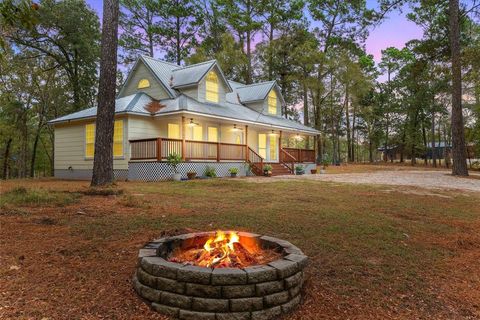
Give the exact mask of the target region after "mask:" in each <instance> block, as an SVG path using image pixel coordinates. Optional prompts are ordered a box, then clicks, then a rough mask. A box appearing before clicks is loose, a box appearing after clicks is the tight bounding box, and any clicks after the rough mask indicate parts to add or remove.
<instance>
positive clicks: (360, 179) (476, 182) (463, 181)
mask: <svg viewBox="0 0 480 320" xmlns="http://www.w3.org/2000/svg"><path fill="white" fill-rule="evenodd" d="M471 176H472V177H470V178H457V177H453V176H451V175H449V174H448V172H447V171H418V170H417V171H407V170H401V171H376V172H368V173H342V174H316V175H303V176H276V177H272V178H270V179H269V180H284V179H305V180H319V181H333V182H347V183H360V184H381V185H396V186H416V187H422V188H427V189H457V190H465V191H473V192H480V175H479V174H477V173H475V174H473V173H472V174H471ZM474 177H475V178H477V179H474ZM262 180H264V181H265V180H266V179H262Z"/></svg>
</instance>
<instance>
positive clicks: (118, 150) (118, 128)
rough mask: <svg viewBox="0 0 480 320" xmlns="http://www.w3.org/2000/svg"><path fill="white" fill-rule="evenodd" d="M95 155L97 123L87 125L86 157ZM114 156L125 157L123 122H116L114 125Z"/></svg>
mask: <svg viewBox="0 0 480 320" xmlns="http://www.w3.org/2000/svg"><path fill="white" fill-rule="evenodd" d="M94 154H95V123H89V124H87V125H85V157H86V158H93V155H94ZM113 156H114V157H122V156H123V120H115V122H114V125H113Z"/></svg>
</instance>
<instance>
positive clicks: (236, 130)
mask: <svg viewBox="0 0 480 320" xmlns="http://www.w3.org/2000/svg"><path fill="white" fill-rule="evenodd" d="M232 131H233V132H238V131H242V129H240V128H237V125H236V124H234V125H233V128H232Z"/></svg>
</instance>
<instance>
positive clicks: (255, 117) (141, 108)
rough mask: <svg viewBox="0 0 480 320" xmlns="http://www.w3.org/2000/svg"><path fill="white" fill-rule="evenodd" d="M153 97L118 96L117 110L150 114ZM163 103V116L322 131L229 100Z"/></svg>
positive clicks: (79, 115) (92, 111) (82, 115)
mask: <svg viewBox="0 0 480 320" xmlns="http://www.w3.org/2000/svg"><path fill="white" fill-rule="evenodd" d="M151 101H153V99H152V98H151V97H150V96H149V95H147V94H146V93H143V92H141V93H136V94H133V95H130V96H127V97H123V98H120V99H117V100H116V105H115V113H117V114H121V113H127V114H137V115H145V116H151V114H150V112H148V111H147V110H146V109H145V107H146V106H147V105H148V103H150V102H151ZM160 103H161V104H163V105H165V107H164V108H162V109H160V111H158V112H157V113H156V114H155V116H164V115H168V114H171V113H176V112H192V113H196V114H199V115H203V116H206V117H216V118H221V119H225V120H230V121H232V122H235V121H238V122H246V123H252V124H256V125H259V126H266V127H272V128H285V129H288V130H292V131H302V132H308V133H311V134H318V133H319V132H318V131H317V130H315V129H313V128H310V127H307V126H304V125H303V124H301V123H298V122H296V121H293V120H289V119H285V118H281V117H278V116H270V115H264V114H262V113H259V112H257V111H255V110H252V109H250V108H248V107H246V106H244V105H241V104H236V103H230V102H227V103H225V104H213V103H203V102H200V101H197V100H195V99H193V98H191V97H188V96H186V95H183V94H180V95H179V96H178V97H177V98H175V99H164V100H160ZM96 114H97V108H96V107H93V108H89V109H85V110H82V111H79V112H75V113H72V114H69V115H66V116H63V117H60V118H57V119H55V120H52V121H50V122H49V123H50V124H54V123H60V122H68V121H71V120H80V119H86V118H94V117H95V116H96Z"/></svg>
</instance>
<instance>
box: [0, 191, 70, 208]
mask: <svg viewBox="0 0 480 320" xmlns="http://www.w3.org/2000/svg"><path fill="white" fill-rule="evenodd" d="M78 198H79V194H78V193H70V192H58V191H50V190H44V189H38V190H33V189H27V188H25V187H15V188H13V189H12V190H10V191H7V192H5V193H3V194H1V196H0V207H9V206H36V205H49V206H66V205H69V204H72V203H74V202H76V201H77V200H78Z"/></svg>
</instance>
